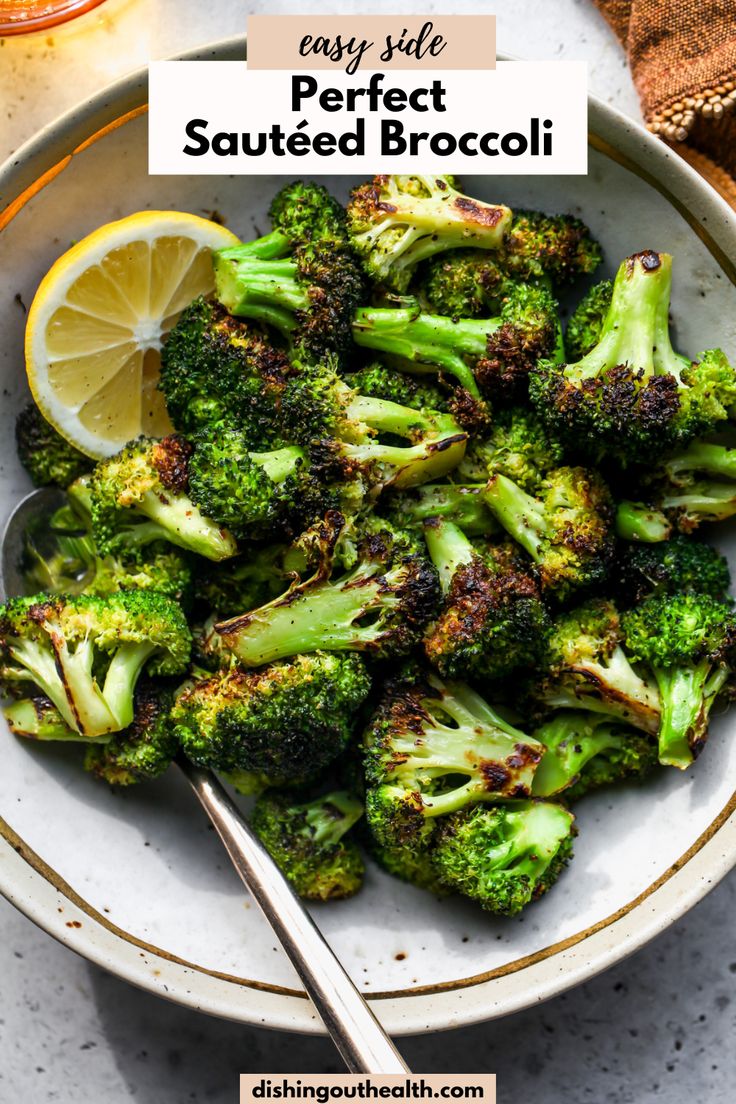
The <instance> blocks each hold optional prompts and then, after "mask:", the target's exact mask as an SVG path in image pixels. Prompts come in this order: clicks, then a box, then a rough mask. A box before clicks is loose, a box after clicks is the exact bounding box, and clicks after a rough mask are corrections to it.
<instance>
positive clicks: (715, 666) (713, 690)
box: [623, 594, 736, 770]
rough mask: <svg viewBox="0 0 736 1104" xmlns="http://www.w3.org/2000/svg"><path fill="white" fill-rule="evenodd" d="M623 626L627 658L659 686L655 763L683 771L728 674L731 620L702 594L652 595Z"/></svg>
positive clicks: (698, 747)
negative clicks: (636, 662) (644, 666)
mask: <svg viewBox="0 0 736 1104" xmlns="http://www.w3.org/2000/svg"><path fill="white" fill-rule="evenodd" d="M623 627H624V632H625V637H626V648H627V649H628V651H629V654H630V655H631V656H632V658H633V659H634V660H639V661H641V662H643V663H646V664H647V665H648V666H649V667H650V668H651V670H652V672H653V674H654V677H655V679H656V680H657V686H658V687H659V693H660V697H661V701H662V721H661V724H660V727H659V761H660V763H663V764H665V765H667V766H673V767H679V768H680V769H681V770H684V769H685V768H686V767H688V766H689V765H690V764H691V763H692V761H693V760H694V759H695V758H696V757H697V756H698V755H699V754H700V752H701V751H702V749H703V746H704V744H705V741H706V739H707V736H708V718H709V715H710V711H711V708H712V706H713V703H714V701H715V700H716V698H717V697H718V695H719V694H720V692H721V691H722V690H723V688H724V687H725V685H726V683H727V681H728V679H729V678H730V676H731V670H732V655H733V647H734V643H736V618H734V614H733V613H732V612H731V609H730V607H729V605H727V604H725V603H724V602H721V601H719V600H718V599H716V598H712V597H711V596H710V595H708V594H675V595H664V596H662V595H658V594H655V595H653V596H652V597H651V598H647V599H645V601H643V602H642V603H641V604H640V605H639V606H637V608H636V609H633V610H629V611H628V612H627V613H625V614H624V617H623Z"/></svg>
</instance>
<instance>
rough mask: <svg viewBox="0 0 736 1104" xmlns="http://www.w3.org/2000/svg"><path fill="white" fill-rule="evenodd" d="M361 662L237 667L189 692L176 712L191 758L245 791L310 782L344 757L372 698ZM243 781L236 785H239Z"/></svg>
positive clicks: (325, 658)
mask: <svg viewBox="0 0 736 1104" xmlns="http://www.w3.org/2000/svg"><path fill="white" fill-rule="evenodd" d="M370 685H371V684H370V678H369V677H368V674H367V671H366V668H365V664H364V663H363V661H362V659H361V658H360V656H357V655H332V654H329V653H326V652H315V653H314V654H311V655H295V656H294V657H293V658H292V659H290V660H289V661H288V662H284V663H274V664H271V665H270V666H268V667H262V668H260V669H259V670H257V671H244V670H241V669H240V668H237V667H233V668H229V669H227V670H224V671H220V672H219V673H218V674H217V675H215V676H213V677H212V678H209V679H204V680H201V681H197V682H195V683H193V684H192V685H190V686H187V687H186V688H185V689H184V690H183V691H182V693H181V694H180V695H179V697H178V699H177V701H176V703H175V704H174V708H173V710H172V721H173V724H174V731H175V734H176V737H177V739H178V741H179V742H180V744H181V746H182V748H183V750H184V752H185V754H186V755H187V756H188V757H189V758H190V759H191V760H192V762H194V763H197V764H198V765H199V766H204V767H212V768H213V769H215V770H219V771H224V772H226V774H228V775H231V774H232V772H238V774H237V783H238V788H239V789H241V791H242V790H243V788H244V783H245V782H246V781H248V782H249V783H250V790H251V792H257V791H258V790H259V789H262V788H264V787H265V786H280V785H284V784H286V783H294V782H306V781H308V780H309V779H311V778H312V777H314V776H315V775H317V774H318V773H319V772H320V771H321V770H322V769H323V768H324V767H326V766H327V765H328V764H329V763H331V762H332V761H333V760H334V759H336V758H337V756H338V755H339V754H340V753H341V752H342V751H344V749H345V747H346V746H347V743H348V741H349V739H350V737H351V735H352V731H353V725H354V723H355V718H356V713H357V711H358V709H359V708H360V706H361V705H362V704H363V702H364V701H365V699H366V697H367V696H368V693H369V691H370ZM233 781H235V779H233Z"/></svg>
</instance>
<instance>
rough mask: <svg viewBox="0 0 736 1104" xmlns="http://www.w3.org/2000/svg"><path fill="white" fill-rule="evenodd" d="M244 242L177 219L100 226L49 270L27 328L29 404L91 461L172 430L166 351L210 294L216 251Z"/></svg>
mask: <svg viewBox="0 0 736 1104" xmlns="http://www.w3.org/2000/svg"><path fill="white" fill-rule="evenodd" d="M237 242H238V239H237V238H236V237H235V235H234V234H232V233H231V232H230V231H229V230H226V229H225V228H224V227H222V226H219V225H218V224H217V223H215V222H209V221H208V220H207V219H203V218H198V217H197V216H196V215H188V214H182V213H181V212H179V211H142V212H140V213H139V214H135V215H130V216H128V218H124V219H121V220H120V221H119V222H110V223H108V224H107V225H106V226H101V227H100V229H99V230H95V232H94V233H93V234H90V235H89V236H88V237H86V238H83V239H82V240H81V241H80V242H77V244H76V245H74V246H73V247H72V248H71V249H70V250H69V251H68V252H67V253H65V254H64V255H63V256H62V257H60V258H59V260H58V261H57V262H56V263H55V264H54V265H53V266H52V268H51V269H50V270H49V272H48V273H47V274H46V276H45V277H44V279H43V280H42V281H41V285H40V287H39V289H38V291H37V292H36V297H35V299H34V300H33V304H32V306H31V309H30V311H29V314H28V324H27V328H26V370H27V372H28V382H29V384H30V388H31V391H32V393H33V397H34V399H35V400H36V402H37V403H38V405H39V407H40V408H41V410H42V411H43V413H44V415H45V417H46V418H47V419H48V421H49V422H51V424H52V425H53V426H55V427H56V429H58V431H59V432H60V433H61V434H62V435H63V436H64V437H66V438H67V440H68V441H71V443H72V444H73V445H76V446H77V448H79V449H81V450H82V452H84V453H86V454H87V455H88V456H91V457H93V458H95V459H100V458H102V457H104V456H111V455H112V454H113V453H115V452H117V451H118V450H119V449H120V448H122V447H123V445H125V444H126V443H127V442H128V441H130V440H132V439H133V438H134V437H138V436H139V435H140V434H142V433H143V434H147V435H149V436H152V437H161V436H164V435H165V434H166V433H169V432H170V431H171V423H170V421H169V417H168V414H167V413H166V407H165V404H164V400H163V396H162V394H161V392H160V391H158V390H157V387H156V384H157V382H158V376H159V367H160V356H161V342H162V340H163V338H164V336H165V335H166V333H167V332H168V331H169V330H170V329H171V327H172V326H173V325H174V323H175V322H176V320H177V318H178V316H179V314H180V313H181V311H182V310H183V309H184V307H186V306H187V304H188V303H190V302H191V301H192V299H194V298H196V297H197V296H198V295H207V294H208V293H209V292H211V291H212V290H213V288H214V276H213V270H212V256H211V254H212V250H213V249H223V248H225V247H227V246H231V245H236V244H237Z"/></svg>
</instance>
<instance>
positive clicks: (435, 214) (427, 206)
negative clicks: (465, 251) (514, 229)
mask: <svg viewBox="0 0 736 1104" xmlns="http://www.w3.org/2000/svg"><path fill="white" fill-rule="evenodd" d="M347 214H348V226H349V230H350V235H351V238H352V242H353V246H354V248H355V250H356V252H357V253H358V256H359V257H360V258H361V260H362V262H363V265H364V267H365V271H366V272H367V273H368V275H369V276H370V278H371V279H372V280H373V281H374V282H375V283H377V284H382V285H386V287H389V288H392V289H393V290H394V291H399V292H405V291H406V289H407V288H408V286H409V283H410V281H411V278H412V275H413V273H414V270H415V269H416V266H417V265H418V264H419V262H420V261H423V260H426V259H427V258H428V257H431V256H433V255H434V254H436V253H442V252H444V251H445V250H448V249H456V248H458V247H462V248H468V247H475V248H481V249H494V250H495V249H499V248H500V247H501V245H502V243H503V239H504V234H505V233H506V230H507V229H508V227H509V224H510V222H511V211H510V210H509V209H508V207H502V206H498V205H494V204H492V203H483V202H481V201H480V200H477V199H471V197H470V196H467V195H463V194H462V192H459V191H458V190H457V187H456V186H455V181H454V180H453V179H452V178H451V177H449V176H376V177H374V178H373V180H372V181H370V182H369V183H366V184H362V185H360V187H358V188H355V189H354V191H353V193H352V196H351V198H350V202H349V204H348V209H347Z"/></svg>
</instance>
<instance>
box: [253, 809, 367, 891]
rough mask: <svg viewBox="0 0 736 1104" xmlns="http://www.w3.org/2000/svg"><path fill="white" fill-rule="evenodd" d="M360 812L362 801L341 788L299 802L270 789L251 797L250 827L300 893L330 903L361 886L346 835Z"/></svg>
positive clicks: (359, 865)
mask: <svg viewBox="0 0 736 1104" xmlns="http://www.w3.org/2000/svg"><path fill="white" fill-rule="evenodd" d="M362 815H363V806H362V804H361V803H360V801H358V800H357V799H356V798H355V797H353V796H352V794H349V793H347V792H346V791H334V792H333V793H328V794H325V795H324V796H323V797H318V798H316V799H314V800H312V801H306V802H304V803H299V802H298V801H297V800H295V798H294V796H293V795H291V794H288V793H277V792H273V791H270V792H268V793H266V794H262V795H261V796H260V797H259V798H257V800H256V803H255V806H254V808H253V813H252V816H251V825H252V828H253V831H254V832H255V833H256V835H257V836H258V838H259V839H260V840H261V842H262V843H263V845H264V846H265V848H266V850H267V851H268V852H269V854H270V855H271V858H272V859H273V860H274V862H276V864H277V865H278V866H279V868H280V869H281V871H282V872H283V873H284V874H285V875H286V878H287V879H288V881H289V882H290V883H291V885H292V886H293V887H294V889H295V890H296V892H297V893H298V894H299V896H300V897H303V898H305V900H308V901H335V900H338V899H340V898H344V897H352V896H353V895H354V894H355V893H357V892H358V890H359V889H360V888H361V886H362V885H363V876H364V873H365V869H364V866H363V858H362V856H361V854H360V850H359V848H358V845H357V844H356V843H355V841H354V840H353V839H352V837H351V836H350V835H348V833H349V832H350V829H351V828H352V827H353V825H354V824H355V823H356V822H357V821H358V820H359V819H360V817H361V816H362Z"/></svg>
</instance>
